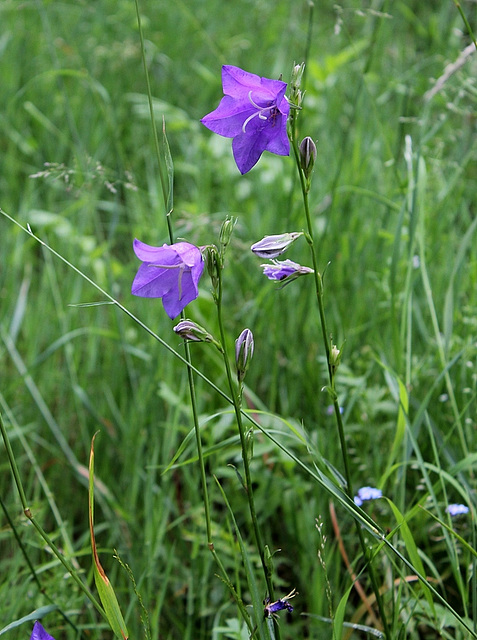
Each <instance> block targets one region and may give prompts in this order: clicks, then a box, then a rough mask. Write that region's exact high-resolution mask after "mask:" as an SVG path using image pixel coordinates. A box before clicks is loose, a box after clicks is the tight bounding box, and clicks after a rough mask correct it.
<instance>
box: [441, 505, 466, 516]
mask: <svg viewBox="0 0 477 640" xmlns="http://www.w3.org/2000/svg"><path fill="white" fill-rule="evenodd" d="M446 511H447V513H448V514H449V515H450V516H451V517H452V518H453V517H454V516H462V515H464V514H466V513H469V507H466V506H465V504H450V505H449V506H448V507H447V509H446Z"/></svg>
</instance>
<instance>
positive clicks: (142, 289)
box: [131, 240, 204, 319]
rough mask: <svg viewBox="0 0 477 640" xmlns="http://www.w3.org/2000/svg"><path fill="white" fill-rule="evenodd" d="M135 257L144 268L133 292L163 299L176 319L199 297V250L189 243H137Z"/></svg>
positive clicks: (137, 241)
mask: <svg viewBox="0 0 477 640" xmlns="http://www.w3.org/2000/svg"><path fill="white" fill-rule="evenodd" d="M134 253H135V254H136V255H137V257H138V258H139V260H142V264H141V266H140V267H139V269H138V272H137V273H136V277H135V278H134V281H133V283H132V290H131V292H132V293H133V295H135V296H141V297H142V298H162V304H163V305H164V309H165V311H166V313H167V315H168V316H169V318H171V319H173V318H175V317H176V316H178V315H179V313H180V312H181V311H182V309H184V307H185V306H186V305H188V304H189V302H192V300H195V299H196V298H197V296H198V295H199V289H198V284H199V280H200V277H201V275H202V272H203V270H204V261H203V259H202V253H201V251H200V249H198V248H197V247H195V246H194V245H193V244H189V243H188V242H177V243H175V244H171V245H167V244H165V245H163V246H162V247H151V246H150V245H148V244H144V242H141V241H140V240H134Z"/></svg>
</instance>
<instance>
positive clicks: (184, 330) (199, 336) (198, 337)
mask: <svg viewBox="0 0 477 640" xmlns="http://www.w3.org/2000/svg"><path fill="white" fill-rule="evenodd" d="M173 330H174V331H175V332H176V333H177V335H178V336H180V337H181V338H184V340H192V341H193V342H214V339H213V337H212V336H211V335H210V333H209V332H208V331H206V330H205V329H204V327H201V326H200V325H199V324H197V323H196V322H192V320H181V321H180V322H179V324H178V325H176V326H175V327H174V329H173Z"/></svg>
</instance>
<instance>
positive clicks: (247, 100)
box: [201, 65, 290, 174]
mask: <svg viewBox="0 0 477 640" xmlns="http://www.w3.org/2000/svg"><path fill="white" fill-rule="evenodd" d="M222 87H223V91H224V97H223V98H222V100H221V101H220V104H219V106H218V107H217V109H215V110H214V111H212V112H211V113H209V114H207V115H206V116H204V117H203V118H202V120H201V122H202V124H203V125H205V126H206V127H207V128H208V129H210V130H211V131H213V132H214V133H217V134H219V135H220V136H224V137H225V138H233V142H232V150H233V154H234V158H235V162H236V163H237V167H238V168H239V171H240V173H242V174H243V173H247V171H250V169H251V168H252V167H253V166H254V165H255V164H256V163H257V162H258V160H259V158H260V156H261V155H262V153H263V152H264V151H270V152H271V153H275V154H277V155H279V156H287V155H289V153H290V142H289V140H288V134H287V118H288V114H289V112H290V105H289V104H288V101H287V99H286V97H285V91H286V89H287V84H286V82H282V81H281V80H270V79H268V78H260V77H259V76H257V75H255V74H254V73H248V72H247V71H243V70H242V69H239V68H238V67H233V66H231V65H224V66H223V67H222Z"/></svg>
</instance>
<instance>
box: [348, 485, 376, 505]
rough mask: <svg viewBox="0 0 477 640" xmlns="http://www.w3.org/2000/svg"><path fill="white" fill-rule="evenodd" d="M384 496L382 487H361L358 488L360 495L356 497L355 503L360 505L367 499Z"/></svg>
mask: <svg viewBox="0 0 477 640" xmlns="http://www.w3.org/2000/svg"><path fill="white" fill-rule="evenodd" d="M382 497H383V492H382V491H381V489H376V488H375V487H361V489H358V495H356V496H355V497H354V503H355V504H356V505H358V507H360V506H361V505H362V504H363V502H365V501H366V500H377V499H378V498H382Z"/></svg>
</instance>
